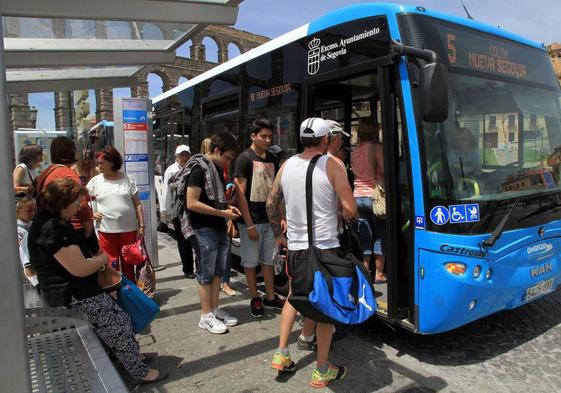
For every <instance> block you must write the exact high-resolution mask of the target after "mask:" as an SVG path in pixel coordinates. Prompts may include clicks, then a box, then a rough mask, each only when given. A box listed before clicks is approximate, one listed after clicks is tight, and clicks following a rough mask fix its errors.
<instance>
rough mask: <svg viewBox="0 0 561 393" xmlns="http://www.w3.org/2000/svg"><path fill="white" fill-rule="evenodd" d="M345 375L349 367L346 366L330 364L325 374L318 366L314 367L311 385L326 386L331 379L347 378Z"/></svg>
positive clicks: (316, 386) (315, 386)
mask: <svg viewBox="0 0 561 393" xmlns="http://www.w3.org/2000/svg"><path fill="white" fill-rule="evenodd" d="M345 375H347V369H346V368H345V367H344V366H334V365H332V364H330V365H329V368H328V369H327V371H326V372H325V374H322V373H320V372H319V370H318V369H317V368H316V369H314V371H313V372H312V381H311V382H310V385H312V386H313V387H314V388H324V387H326V386H327V385H329V382H331V381H336V380H338V379H343V378H345Z"/></svg>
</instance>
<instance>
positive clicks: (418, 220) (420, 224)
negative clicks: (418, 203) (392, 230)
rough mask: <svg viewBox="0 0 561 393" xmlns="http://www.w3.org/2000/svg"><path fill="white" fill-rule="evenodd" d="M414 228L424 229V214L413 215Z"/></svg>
mask: <svg viewBox="0 0 561 393" xmlns="http://www.w3.org/2000/svg"><path fill="white" fill-rule="evenodd" d="M415 228H416V229H425V216H415Z"/></svg>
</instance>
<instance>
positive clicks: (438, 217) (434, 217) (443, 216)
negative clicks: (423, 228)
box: [430, 206, 450, 225]
mask: <svg viewBox="0 0 561 393" xmlns="http://www.w3.org/2000/svg"><path fill="white" fill-rule="evenodd" d="M430 219H431V221H432V222H434V223H435V224H436V225H444V224H446V223H447V222H448V220H449V219H450V212H449V211H448V209H446V208H445V207H444V206H435V207H433V208H432V210H431V211H430Z"/></svg>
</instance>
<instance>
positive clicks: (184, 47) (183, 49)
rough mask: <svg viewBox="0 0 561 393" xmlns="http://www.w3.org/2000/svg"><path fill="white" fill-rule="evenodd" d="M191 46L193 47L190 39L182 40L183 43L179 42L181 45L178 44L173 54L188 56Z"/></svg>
mask: <svg viewBox="0 0 561 393" xmlns="http://www.w3.org/2000/svg"><path fill="white" fill-rule="evenodd" d="M192 47H193V41H192V40H188V41H187V42H184V43H183V44H181V46H179V48H177V49H176V50H175V56H179V57H184V58H189V56H191V55H192V53H190V51H191V50H192V49H191V48H192Z"/></svg>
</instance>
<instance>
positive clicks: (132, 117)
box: [123, 110, 148, 123]
mask: <svg viewBox="0 0 561 393" xmlns="http://www.w3.org/2000/svg"><path fill="white" fill-rule="evenodd" d="M147 119H148V116H147V114H146V111H136V110H124V111H123V122H127V123H146V120H147Z"/></svg>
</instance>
